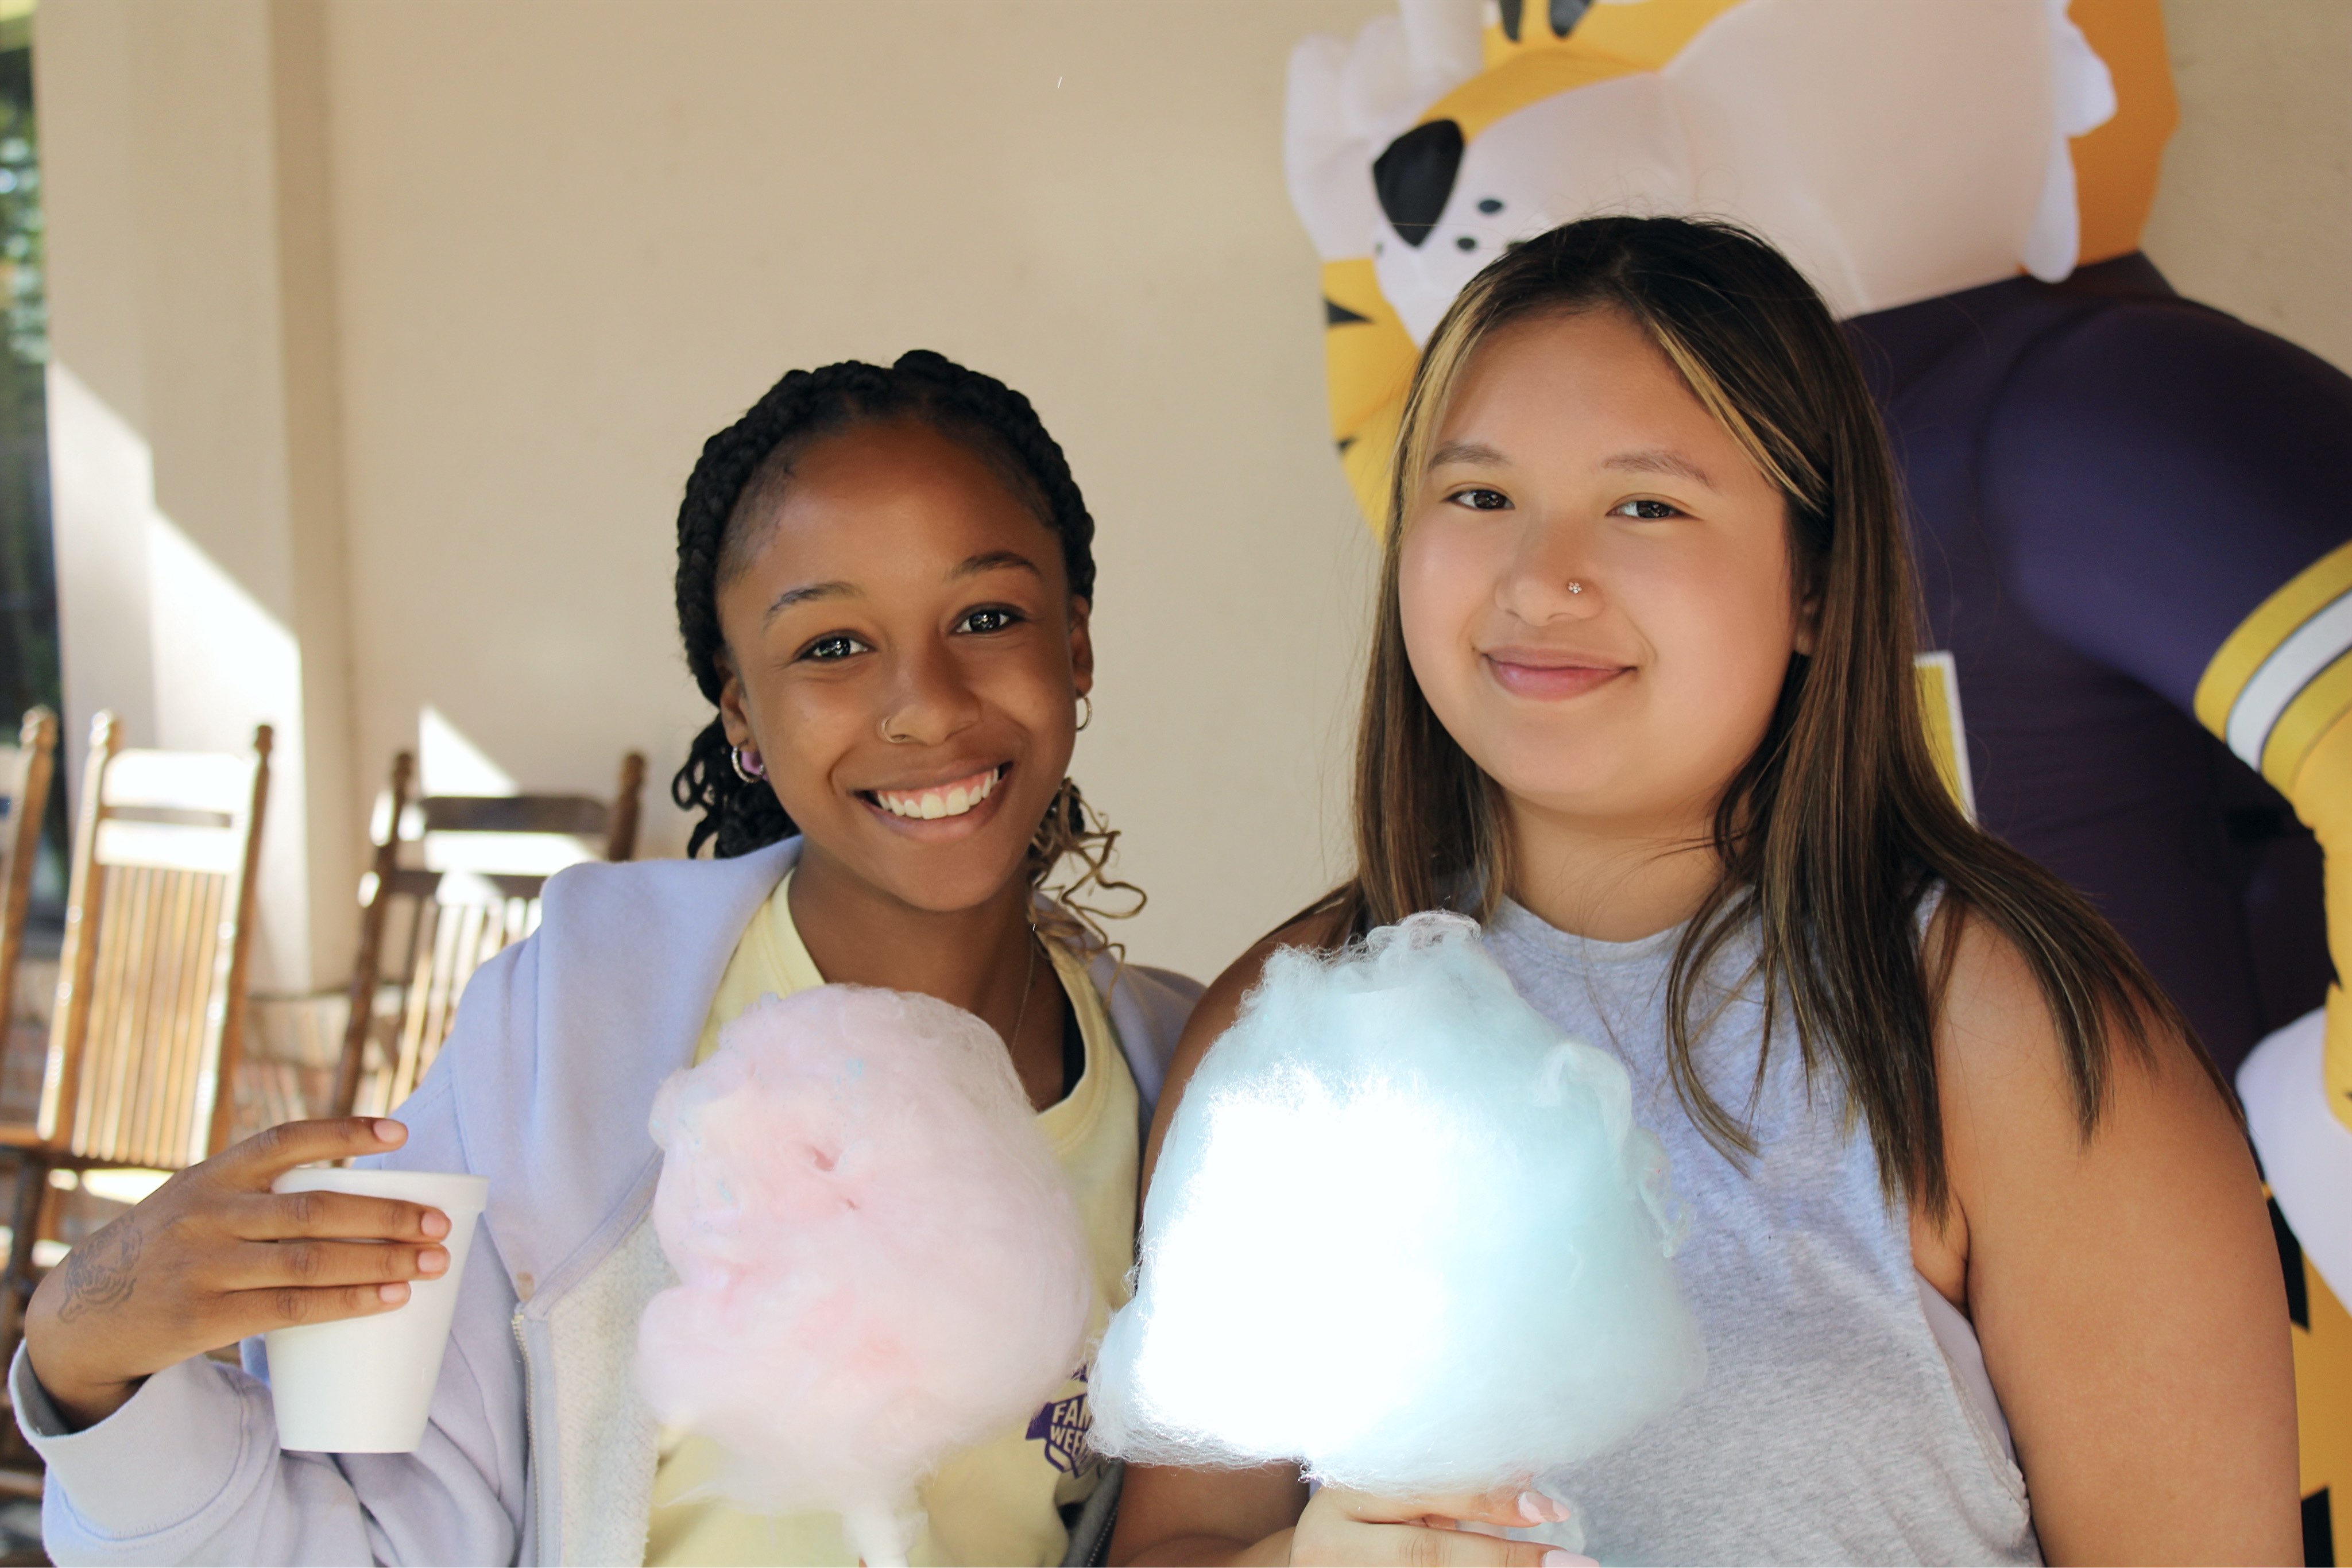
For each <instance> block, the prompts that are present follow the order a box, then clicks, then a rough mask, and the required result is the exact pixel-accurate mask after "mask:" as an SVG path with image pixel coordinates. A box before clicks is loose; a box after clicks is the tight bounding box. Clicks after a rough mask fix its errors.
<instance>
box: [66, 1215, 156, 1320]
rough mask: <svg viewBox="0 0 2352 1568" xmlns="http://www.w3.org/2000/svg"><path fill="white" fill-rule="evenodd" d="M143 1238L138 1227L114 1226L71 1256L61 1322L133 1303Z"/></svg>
mask: <svg viewBox="0 0 2352 1568" xmlns="http://www.w3.org/2000/svg"><path fill="white" fill-rule="evenodd" d="M140 1244H141V1237H140V1234H139V1228H138V1227H137V1226H135V1225H110V1226H108V1227H107V1228H105V1229H104V1230H101V1231H100V1232H99V1233H98V1234H97V1235H95V1236H93V1237H91V1238H90V1239H89V1240H88V1241H85V1242H83V1243H82V1244H81V1245H80V1246H79V1247H77V1248H75V1249H73V1250H72V1251H70V1252H68V1253H67V1254H66V1263H65V1270H66V1280H65V1284H66V1299H65V1300H64V1301H62V1302H60V1303H59V1304H58V1322H65V1323H69V1322H73V1321H74V1320H75V1319H76V1318H83V1317H88V1316H89V1314H90V1313H92V1312H111V1311H113V1310H114V1309H115V1308H116V1307H119V1306H121V1304H122V1303H123V1302H125V1301H129V1300H130V1299H131V1290H132V1288H133V1287H134V1286H135V1285H136V1284H137V1283H138V1279H137V1275H136V1272H135V1271H136V1270H137V1269H138V1267H139V1248H140Z"/></svg>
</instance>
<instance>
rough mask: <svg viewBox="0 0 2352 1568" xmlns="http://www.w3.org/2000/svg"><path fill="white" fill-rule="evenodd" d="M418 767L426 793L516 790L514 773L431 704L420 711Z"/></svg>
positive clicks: (510, 791) (505, 793)
mask: <svg viewBox="0 0 2352 1568" xmlns="http://www.w3.org/2000/svg"><path fill="white" fill-rule="evenodd" d="M416 771H417V782H418V785H419V788H420V791H421V792H422V793H424V794H426V795H511V794H513V793H515V788H516V787H515V781H514V776H513V775H512V774H510V773H509V772H508V771H507V770H506V769H505V768H501V767H499V765H498V764H497V763H495V762H493V761H491V760H490V754H489V753H488V752H487V751H484V750H483V749H482V748H481V747H478V746H477V745H475V744H474V741H473V737H470V736H468V735H467V733H466V732H465V731H464V730H462V729H459V728H458V727H457V726H456V725H454V724H451V723H450V722H449V716H448V715H446V714H445V713H443V712H442V711H441V710H440V709H439V708H437V707H435V706H432V705H430V704H427V705H426V706H425V707H424V708H422V709H420V710H419V711H418V713H417V715H416Z"/></svg>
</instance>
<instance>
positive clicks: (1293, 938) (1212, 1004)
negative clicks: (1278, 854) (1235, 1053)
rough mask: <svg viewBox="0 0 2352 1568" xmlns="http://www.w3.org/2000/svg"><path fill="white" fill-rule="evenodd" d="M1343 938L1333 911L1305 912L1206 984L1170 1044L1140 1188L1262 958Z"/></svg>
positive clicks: (1261, 970)
mask: <svg viewBox="0 0 2352 1568" xmlns="http://www.w3.org/2000/svg"><path fill="white" fill-rule="evenodd" d="M1346 939H1347V934H1346V930H1345V927H1344V925H1343V924H1342V922H1341V919H1340V917H1339V915H1338V914H1337V913H1336V912H1334V911H1328V910H1315V911H1311V912H1309V913H1308V914H1306V915H1301V916H1299V917H1298V918H1297V919H1296V920H1294V921H1292V922H1291V923H1290V924H1289V925H1285V926H1283V927H1282V928H1281V929H1279V930H1277V931H1275V932H1273V933H1272V934H1270V935H1268V936H1263V937H1260V938H1259V939H1258V940H1257V941H1256V942H1255V943H1253V944H1252V945H1251V946H1250V947H1249V950H1248V951H1247V952H1244V954H1243V955H1242V956H1240V957H1238V958H1236V959H1234V961H1233V962H1232V963H1230V964H1228V965H1226V966H1225V969H1224V972H1223V974H1221V975H1219V976H1218V977H1216V978H1215V979H1214V980H1213V981H1211V982H1210V983H1209V988H1208V989H1207V990H1205V991H1203V992H1202V994H1201V999H1200V1001H1199V1002H1197V1003H1195V1004H1194V1005H1193V1008H1192V1018H1191V1019H1188V1020H1186V1022H1185V1025H1184V1033H1183V1035H1182V1037H1181V1039H1179V1040H1178V1041H1177V1042H1176V1054H1175V1055H1174V1056H1173V1057H1172V1058H1171V1059H1170V1061H1169V1063H1168V1083H1167V1086H1166V1087H1165V1088H1164V1089H1162V1090H1161V1091H1160V1109H1159V1111H1158V1112H1157V1113H1155V1114H1154V1115H1153V1116H1152V1118H1151V1141H1150V1145H1149V1146H1147V1147H1146V1148H1145V1150H1144V1157H1143V1180H1144V1185H1145V1186H1150V1184H1151V1167H1152V1166H1154V1165H1156V1164H1157V1163H1158V1162H1159V1159H1160V1141H1161V1140H1162V1139H1163V1138H1165V1137H1166V1136H1167V1135H1168V1124H1169V1121H1170V1119H1171V1117H1173V1116H1174V1114H1175V1113H1176V1106H1177V1104H1178V1103H1179V1102H1181V1100H1182V1099H1183V1097H1184V1086H1185V1084H1187V1083H1189V1082H1192V1073H1193V1071H1194V1070H1195V1069H1197V1068H1198V1067H1199V1066H1200V1065H1201V1058H1202V1057H1203V1056H1205V1055H1207V1054H1208V1051H1209V1047H1211V1046H1212V1045H1214V1044H1215V1043H1216V1042H1217V1038H1218V1036H1220V1035H1222V1034H1223V1033H1224V1032H1225V1030H1229V1029H1231V1028H1233V1027H1234V1019H1236V1018H1238V1017H1239V1016H1240V1015H1241V1010H1242V1000H1243V998H1245V997H1247V996H1248V995H1249V994H1250V992H1251V990H1252V989H1254V988H1255V987H1256V985H1257V983H1258V980H1259V979H1260V978H1261V977H1263V976H1264V975H1265V966H1266V960H1267V959H1269V958H1271V957H1273V956H1274V955H1275V954H1276V952H1277V951H1279V950H1280V949H1282V948H1285V947H1330V946H1338V945H1339V943H1340V942H1343V941H1345V940H1346Z"/></svg>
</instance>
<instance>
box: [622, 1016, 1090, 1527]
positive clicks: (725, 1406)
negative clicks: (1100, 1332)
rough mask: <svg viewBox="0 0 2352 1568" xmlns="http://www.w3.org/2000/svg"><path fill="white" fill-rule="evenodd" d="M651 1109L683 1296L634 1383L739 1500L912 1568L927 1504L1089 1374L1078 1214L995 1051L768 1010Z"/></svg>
mask: <svg viewBox="0 0 2352 1568" xmlns="http://www.w3.org/2000/svg"><path fill="white" fill-rule="evenodd" d="M719 1039H720V1044H719V1050H718V1051H717V1052H716V1053H714V1054H713V1055H712V1056H711V1057H710V1059H709V1061H705V1062H704V1063H702V1064H701V1065H700V1066H698V1067H695V1068H692V1069H690V1070H688V1071H682V1072H678V1073H677V1074H674V1075H673V1076H672V1077H671V1078H670V1079H669V1081H668V1082H666V1083H664V1084H663V1085H662V1088H661V1092H660V1093H659V1094H657V1095H656V1097H655V1100H654V1110H653V1134H654V1141H655V1142H656V1143H657V1144H659V1145H661V1146H662V1148H663V1149H664V1150H665V1151H666V1152H665V1155H664V1159H663V1163H662V1174H661V1183H660V1186H659V1187H658V1188H657V1189H656V1194H655V1197H654V1227H655V1230H656V1233H657V1234H658V1236H659V1238H660V1240H661V1246H662V1251H663V1252H664V1253H665V1254H666V1255H667V1257H668V1259H669V1261H670V1266H671V1267H672V1268H673V1269H675V1270H677V1275H678V1278H679V1279H680V1281H682V1283H680V1284H679V1285H678V1286H677V1288H675V1289H673V1290H669V1291H663V1292H662V1293H661V1294H660V1295H658V1296H656V1297H655V1298H654V1300H653V1301H652V1302H651V1303H650V1304H649V1305H648V1306H647V1307H646V1312H645V1317H644V1319H643V1320H642V1322H640V1324H639V1327H638V1333H637V1380H638V1385H639V1386H640V1387H641V1388H642V1389H643V1390H644V1392H645V1395H646V1400H647V1402H648V1403H649V1404H650V1405H651V1406H652V1407H653V1410H654V1413H655V1414H656V1416H658V1417H659V1418H660V1419H661V1420H662V1421H663V1422H664V1423H666V1424H667V1425H669V1426H673V1427H682V1428H684V1429H686V1430H688V1431H693V1432H698V1433H700V1434H703V1435H704V1436H707V1437H711V1438H714V1439H716V1440H717V1441H718V1443H719V1445H720V1446H721V1447H722V1448H724V1449H725V1450H726V1451H727V1453H728V1456H729V1459H730V1466H729V1468H728V1469H726V1470H725V1471H724V1472H723V1473H722V1475H721V1477H720V1479H719V1480H718V1482H717V1483H716V1487H717V1490H719V1492H720V1493H722V1494H723V1495H725V1496H727V1497H729V1498H730V1499H732V1500H735V1501H737V1502H740V1503H741V1504H743V1505H744V1506H746V1507H748V1508H751V1509H753V1510H756V1511H761V1512H768V1513H784V1512H790V1511H799V1510H803V1509H811V1508H829V1509H834V1510H837V1511H840V1513H841V1514H842V1515H843V1517H844V1520H845V1524H846V1526H847V1528H848V1532H849V1538H850V1542H851V1544H852V1545H853V1546H855V1547H856V1549H857V1550H858V1552H860V1554H861V1555H863V1556H864V1557H865V1558H866V1561H868V1562H869V1563H882V1562H887V1561H891V1560H897V1561H899V1562H903V1561H904V1560H905V1558H904V1552H905V1551H906V1549H907V1541H906V1539H905V1533H904V1531H903V1529H902V1528H901V1526H900V1524H899V1522H898V1519H899V1516H900V1515H901V1514H902V1513H903V1512H904V1511H907V1510H908V1508H909V1507H910V1506H911V1503H912V1499H913V1490H914V1486H915V1483H916V1482H917V1481H918V1480H919V1479H921V1477H922V1476H923V1475H924V1474H925V1473H926V1472H928V1471H929V1469H931V1468H932V1467H933V1466H935V1465H936V1464H937V1463H938V1462H939V1461H940V1459H941V1458H945V1457H946V1456H947V1455H948V1454H949V1453H950V1452H951V1451H953V1450H954V1449H956V1448H961V1447H964V1446H966V1445H968V1444H971V1443H973V1442H976V1441H979V1440H980V1439H982V1438H984V1437H990V1436H992V1435H993V1434H994V1433H996V1432H997V1431H999V1430H1001V1429H1003V1427H1008V1426H1011V1425H1013V1423H1015V1422H1018V1421H1020V1420H1022V1419H1024V1418H1025V1417H1026V1416H1029V1415H1030V1414H1031V1413H1032V1412H1033V1411H1034V1410H1035V1409H1036V1408H1037V1407H1038V1406H1039V1405H1040V1404H1042V1403H1043V1402H1044V1401H1045V1400H1046V1399H1047V1398H1049V1397H1051V1396H1052V1395H1053V1394H1054V1393H1055V1391H1056V1390H1058V1389H1059V1388H1060V1387H1061V1385H1062V1384H1063V1383H1064V1381H1065V1380H1066V1379H1067V1378H1068V1376H1069V1375H1070V1369H1071V1368H1072V1367H1074V1366H1076V1364H1078V1360H1079V1357H1080V1356H1081V1354H1083V1350H1084V1345H1083V1340H1084V1336H1085V1333H1086V1329H1087V1317H1088V1314H1089V1312H1091V1310H1092V1307H1093V1292H1094V1287H1093V1283H1092V1278H1091V1275H1090V1273H1089V1270H1088V1269H1087V1253H1086V1242H1085V1238H1084V1235H1083V1233H1082V1232H1081V1230H1080V1228H1079V1223H1078V1216H1077V1209H1076V1204H1075V1202H1074V1201H1073V1199H1072V1197H1071V1196H1070V1191H1069V1187H1068V1185H1067V1183H1066V1180H1065V1179H1064V1177H1063V1175H1062V1172H1061V1168H1060V1166H1058V1164H1057V1163H1056V1162H1055V1158H1054V1155H1053V1152H1052V1151H1051V1150H1050V1149H1049V1148H1048V1147H1047V1146H1046V1145H1045V1139H1044V1137H1043V1136H1042V1135H1041V1134H1039V1132H1038V1131H1037V1124H1036V1118H1035V1115H1034V1113H1033V1112H1032V1111H1031V1109H1030V1106H1029V1103H1028V1099H1027V1097H1026V1096H1025V1095H1024V1093H1023V1092H1022V1089H1021V1084H1020V1082H1019V1080H1018V1079H1017V1078H1016V1077H1015V1076H1014V1074H1013V1065H1012V1061H1011V1060H1010V1058H1009V1057H1008V1056H1007V1054H1006V1052H1005V1050H1004V1046H1003V1042H1002V1041H1001V1040H998V1038H997V1036H996V1034H995V1032H994V1031H993V1030H990V1029H989V1027H988V1026H987V1025H986V1024H984V1023H982V1022H981V1021H980V1019H976V1018H974V1017H972V1016H971V1014H970V1013H967V1012H964V1011H962V1010H961V1009H957V1008H953V1007H950V1006H949V1005H948V1004H947V1003H945V1002H941V1001H937V1000H934V999H933V998H929V997H922V996H912V995H907V994H902V993H899V992H896V991H883V990H874V989H870V988H866V987H861V986H825V987H823V988H818V989H814V990H808V991H802V992H799V993H797V994H795V995H793V996H791V997H787V998H783V999H782V1000H776V999H774V998H769V999H767V1000H765V1001H762V1002H761V1003H759V1004H757V1005H755V1006H754V1007H752V1008H751V1009H750V1010H749V1011H747V1012H745V1013H744V1014H743V1016H742V1017H741V1018H740V1019H737V1020H736V1021H735V1022H734V1023H733V1024H731V1025H730V1026H729V1027H728V1028H727V1029H726V1030H723V1031H722V1032H721V1034H720V1037H719Z"/></svg>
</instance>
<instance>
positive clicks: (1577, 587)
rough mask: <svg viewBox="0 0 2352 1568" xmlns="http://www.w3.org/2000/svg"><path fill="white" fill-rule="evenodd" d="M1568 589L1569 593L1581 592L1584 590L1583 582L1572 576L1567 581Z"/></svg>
mask: <svg viewBox="0 0 2352 1568" xmlns="http://www.w3.org/2000/svg"><path fill="white" fill-rule="evenodd" d="M1568 591H1570V593H1581V592H1583V591H1584V584H1582V583H1581V582H1579V581H1577V580H1575V579H1574V578H1570V579H1569V581H1568Z"/></svg>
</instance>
